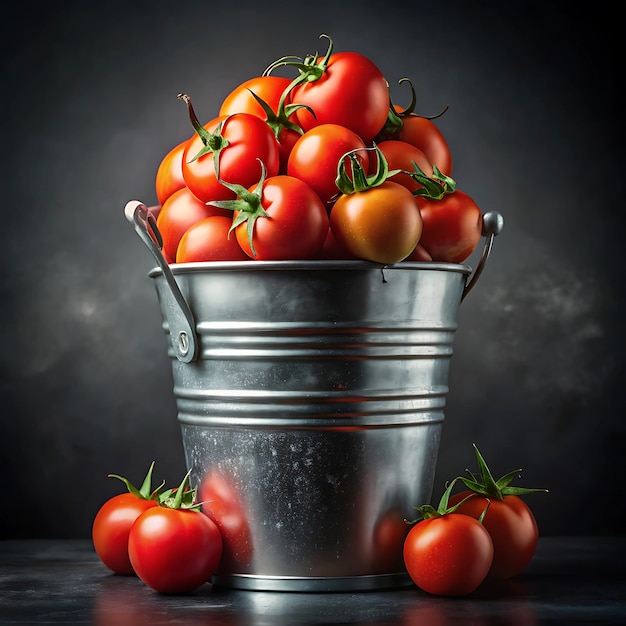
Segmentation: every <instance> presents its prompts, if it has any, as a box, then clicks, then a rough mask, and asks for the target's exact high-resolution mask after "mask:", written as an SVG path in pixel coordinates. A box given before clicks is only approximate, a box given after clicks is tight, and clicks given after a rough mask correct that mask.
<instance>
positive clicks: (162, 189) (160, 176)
mask: <svg viewBox="0 0 626 626" xmlns="http://www.w3.org/2000/svg"><path fill="white" fill-rule="evenodd" d="M188 141H189V140H185V141H183V142H181V143H179V144H178V145H177V146H174V147H173V148H172V149H171V150H170V151H169V152H168V153H167V154H166V155H165V156H164V157H163V160H162V161H161V163H160V164H159V167H158V169H157V173H156V181H155V187H156V196H157V200H158V201H159V204H163V203H164V202H165V201H166V200H167V199H168V198H169V197H170V196H171V195H172V194H173V193H174V192H175V191H178V190H179V189H182V188H183V187H184V186H185V179H184V178H183V153H184V151H185V147H186V146H187V142H188Z"/></svg>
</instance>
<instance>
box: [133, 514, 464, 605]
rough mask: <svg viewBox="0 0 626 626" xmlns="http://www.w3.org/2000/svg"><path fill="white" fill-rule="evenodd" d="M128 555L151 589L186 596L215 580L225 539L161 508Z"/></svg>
mask: <svg viewBox="0 0 626 626" xmlns="http://www.w3.org/2000/svg"><path fill="white" fill-rule="evenodd" d="M468 519H470V518H469V517H468ZM128 554H129V557H130V562H131V563H132V565H133V568H134V569H135V572H136V573H137V576H139V578H140V579H141V580H142V581H143V582H144V583H146V584H147V585H148V586H149V587H152V589H154V590H155V591H158V592H161V593H184V592H189V591H193V590H194V589H197V588H198V587H200V586H201V585H203V584H204V583H206V582H208V580H209V579H210V578H211V576H212V575H213V573H214V572H215V570H216V569H217V566H218V564H219V561H220V558H221V556H222V537H221V535H220V531H219V529H218V528H217V526H216V525H215V523H214V522H213V521H212V520H210V519H209V518H208V517H207V516H206V515H205V514H204V513H202V512H200V511H195V510H191V509H174V508H168V507H165V506H157V507H153V508H151V509H149V510H147V511H146V512H145V513H143V514H142V515H141V516H140V517H138V518H137V520H136V522H135V523H134V524H133V526H132V528H131V530H130V535H129V538H128Z"/></svg>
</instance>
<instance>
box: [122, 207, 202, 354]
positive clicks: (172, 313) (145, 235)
mask: <svg viewBox="0 0 626 626" xmlns="http://www.w3.org/2000/svg"><path fill="white" fill-rule="evenodd" d="M124 214H125V215H126V219H127V220H128V221H129V222H130V223H131V224H133V225H134V226H135V231H136V232H137V234H138V235H139V237H140V238H141V240H142V241H143V242H144V244H146V247H147V248H148V250H150V252H151V253H152V256H153V257H154V258H155V260H156V262H157V264H158V265H159V268H160V269H161V272H162V273H163V278H164V279H165V280H166V281H167V285H168V287H169V289H163V290H161V293H160V295H161V297H162V298H165V301H164V305H165V309H166V311H167V316H166V317H167V321H168V324H169V330H170V341H171V343H172V348H173V349H174V353H175V354H176V358H177V359H178V360H179V361H182V362H183V363H190V362H191V361H193V360H195V359H196V357H197V354H198V337H197V335H196V325H195V321H194V319H193V315H192V313H191V310H190V308H189V305H188V304H187V301H186V300H185V298H184V296H183V294H182V293H181V292H180V288H179V287H178V283H177V282H176V279H175V278H174V275H173V274H172V270H171V269H170V266H169V265H168V264H167V261H166V260H165V257H164V256H163V254H162V253H161V249H160V248H159V245H161V244H162V240H161V235H160V233H159V231H158V229H157V227H156V222H155V220H154V217H153V216H152V215H151V214H150V212H149V211H148V209H147V207H146V206H145V204H143V203H141V202H139V201H138V200H131V201H130V202H128V203H127V204H126V207H125V208H124ZM150 233H152V235H153V236H154V237H155V238H156V239H157V241H158V243H159V245H157V243H156V242H155V241H154V239H153V238H152V236H151V234H150Z"/></svg>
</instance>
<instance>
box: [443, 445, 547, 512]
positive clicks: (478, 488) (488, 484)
mask: <svg viewBox="0 0 626 626" xmlns="http://www.w3.org/2000/svg"><path fill="white" fill-rule="evenodd" d="M473 446H474V451H475V453H476V460H477V462H478V471H479V475H478V476H476V475H474V474H473V473H472V472H471V471H470V470H465V471H466V472H467V473H468V475H469V478H464V477H463V476H458V477H457V478H455V481H456V480H460V481H461V482H462V483H463V484H464V485H465V487H467V489H469V490H470V491H473V492H474V493H477V494H480V495H482V496H486V497H488V498H492V499H496V500H503V499H504V497H505V496H521V495H525V494H528V493H536V492H539V491H541V492H544V493H547V492H548V490H547V489H533V488H527V487H513V486H511V482H512V481H513V479H514V478H516V477H517V478H520V477H521V475H522V470H521V469H515V470H512V471H511V472H508V473H507V474H505V475H504V476H502V478H499V479H498V480H495V479H494V477H493V475H492V474H491V471H490V470H489V467H488V466H487V463H486V462H485V459H484V458H483V456H482V454H481V453H480V451H479V450H478V447H477V446H476V444H473Z"/></svg>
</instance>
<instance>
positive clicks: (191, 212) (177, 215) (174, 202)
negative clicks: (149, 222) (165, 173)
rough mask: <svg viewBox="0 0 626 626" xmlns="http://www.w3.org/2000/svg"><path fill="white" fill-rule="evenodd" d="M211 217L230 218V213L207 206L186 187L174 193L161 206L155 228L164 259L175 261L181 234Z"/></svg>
mask: <svg viewBox="0 0 626 626" xmlns="http://www.w3.org/2000/svg"><path fill="white" fill-rule="evenodd" d="M211 215H223V216H226V217H228V216H230V217H231V218H232V211H228V210H227V209H218V208H217V207H214V206H211V205H207V204H205V203H204V202H202V200H199V199H198V198H196V196H194V194H192V193H191V191H190V190H189V188H188V187H183V188H182V189H179V190H178V191H175V192H174V193H173V194H172V195H171V196H170V197H169V198H168V199H167V200H166V201H165V202H164V204H163V206H162V207H161V210H160V212H159V216H158V217H157V228H158V229H159V232H160V233H161V237H162V239H163V251H164V253H165V256H166V258H168V259H171V260H172V261H173V260H175V259H176V255H177V250H178V244H179V242H180V239H181V237H182V236H183V234H184V233H185V232H186V231H187V230H188V229H189V228H190V227H191V226H193V225H194V224H196V223H197V222H199V221H200V220H202V219H204V218H205V217H209V216H211Z"/></svg>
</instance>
